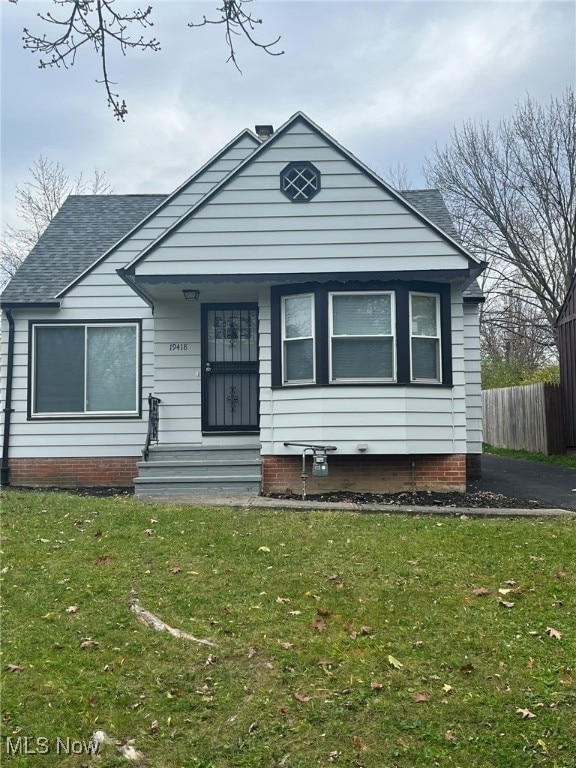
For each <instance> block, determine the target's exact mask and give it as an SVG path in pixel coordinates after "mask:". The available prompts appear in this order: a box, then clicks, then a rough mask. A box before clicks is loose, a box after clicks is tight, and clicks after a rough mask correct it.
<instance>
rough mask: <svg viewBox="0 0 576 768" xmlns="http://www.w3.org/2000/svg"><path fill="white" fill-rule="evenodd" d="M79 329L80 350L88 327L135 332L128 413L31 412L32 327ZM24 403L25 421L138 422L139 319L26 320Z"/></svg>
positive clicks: (34, 367) (139, 403) (33, 352)
mask: <svg viewBox="0 0 576 768" xmlns="http://www.w3.org/2000/svg"><path fill="white" fill-rule="evenodd" d="M55 326H60V327H81V328H83V329H84V345H85V346H84V349H85V350H86V344H87V337H88V332H87V329H88V328H90V327H95V328H103V327H104V328H106V327H107V328H125V327H134V328H135V329H136V360H135V365H136V382H135V393H134V394H135V405H136V408H135V409H134V410H132V411H86V410H84V411H58V412H44V411H35V410H34V407H35V402H36V385H35V381H36V376H35V374H36V333H35V329H36V328H44V327H55ZM28 350H29V354H28V404H27V406H28V407H27V419H28V420H30V421H41V420H48V421H52V420H59V421H99V420H110V419H141V418H142V320H141V319H139V318H137V319H132V318H129V319H122V320H29V321H28ZM87 365H88V358H87V355H86V354H85V356H84V408H86V386H87V377H86V372H87Z"/></svg>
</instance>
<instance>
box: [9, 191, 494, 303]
mask: <svg viewBox="0 0 576 768" xmlns="http://www.w3.org/2000/svg"><path fill="white" fill-rule="evenodd" d="M401 194H402V196H403V197H404V198H405V199H406V200H407V201H408V202H409V203H410V204H411V205H413V206H414V207H415V208H417V209H418V210H420V211H421V212H422V213H423V214H424V216H426V217H427V218H428V219H430V221H432V222H433V223H434V224H436V225H437V226H438V227H440V228H441V229H442V230H443V231H444V232H445V233H446V234H447V235H449V236H450V237H452V238H454V239H456V240H457V239H458V235H457V233H456V230H455V229H454V226H453V224H452V221H451V219H450V214H449V213H448V210H447V208H446V206H445V204H444V200H443V199H442V196H441V195H440V193H439V191H438V190H437V189H411V190H405V191H402V192H401ZM166 197H167V196H166V195H70V197H68V198H67V199H66V201H65V202H64V204H63V206H62V207H61V208H60V210H59V211H58V213H57V214H56V216H55V217H54V219H53V220H52V221H51V222H50V224H49V225H48V227H47V228H46V230H45V231H44V233H43V234H42V236H41V237H40V239H39V240H38V242H37V243H36V245H35V246H34V248H33V249H32V250H31V251H30V253H29V255H28V256H27V257H26V259H25V260H24V262H23V263H22V266H21V267H20V269H19V270H18V272H17V273H16V274H15V275H14V277H13V278H12V279H11V280H10V282H9V283H8V285H7V286H6V288H5V289H4V292H3V293H2V297H1V298H2V303H4V304H14V303H23V304H26V303H35V302H46V301H51V300H53V299H54V297H55V296H56V295H57V294H58V293H59V292H60V291H61V290H63V289H64V288H65V287H66V286H67V285H69V283H71V282H72V281H73V280H74V279H75V278H77V277H78V276H79V275H81V274H82V272H84V270H86V269H88V267H90V266H91V265H92V264H93V263H94V262H95V261H97V259H99V258H100V257H101V256H103V254H104V253H106V251H108V250H109V249H110V248H111V247H112V246H113V245H115V244H116V243H117V242H118V241H119V240H121V239H122V238H123V237H124V236H125V235H127V234H128V232H130V230H132V229H133V228H134V227H135V226H136V225H137V224H138V223H139V222H140V221H142V219H144V218H145V217H146V216H147V215H148V214H149V213H151V212H152V211H153V210H154V209H155V208H156V207H157V206H158V205H160V203H161V202H162V201H163V200H165V199H166ZM471 289H472V290H473V291H474V290H475V289H474V288H473V287H472V286H471ZM468 290H470V289H468ZM478 290H479V289H478ZM474 295H476V294H474ZM480 295H481V292H480Z"/></svg>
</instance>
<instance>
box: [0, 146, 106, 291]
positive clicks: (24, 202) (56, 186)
mask: <svg viewBox="0 0 576 768" xmlns="http://www.w3.org/2000/svg"><path fill="white" fill-rule="evenodd" d="M29 170H30V177H31V178H30V180H29V181H26V182H24V183H23V184H22V185H17V186H16V192H15V200H16V213H17V215H18V218H19V220H20V226H13V225H11V224H8V225H7V226H6V227H5V228H4V233H3V237H2V240H1V241H0V285H3V284H4V283H5V282H6V281H7V280H8V279H9V278H10V277H12V275H13V274H14V273H15V272H16V270H17V269H18V267H19V266H20V264H21V263H22V261H23V259H24V258H25V257H26V255H27V254H28V252H29V251H30V250H31V249H32V248H33V247H34V245H35V244H36V242H37V240H38V238H39V237H40V235H41V234H42V232H44V230H45V229H46V227H47V226H48V224H49V223H50V222H51V221H52V219H53V218H54V216H55V215H56V213H57V212H58V210H59V208H60V206H61V205H62V203H63V202H64V200H65V199H66V198H67V197H68V195H71V194H75V195H81V194H93V195H104V194H109V193H110V192H112V187H111V185H110V184H109V182H108V180H107V178H106V174H105V173H104V172H103V171H100V170H98V169H96V170H95V171H94V173H93V175H92V176H91V177H89V178H86V177H85V176H84V174H83V173H80V174H79V175H78V176H76V177H75V178H70V176H69V175H68V174H67V173H66V171H65V170H64V166H62V165H61V164H60V163H56V162H53V161H51V160H47V159H46V158H45V157H42V156H40V157H39V158H38V160H35V161H34V163H33V164H32V166H31V168H30V169H29Z"/></svg>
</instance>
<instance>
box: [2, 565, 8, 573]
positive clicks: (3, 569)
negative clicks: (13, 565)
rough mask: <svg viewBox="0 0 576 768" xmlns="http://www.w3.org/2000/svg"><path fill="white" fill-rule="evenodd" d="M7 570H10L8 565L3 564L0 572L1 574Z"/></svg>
mask: <svg viewBox="0 0 576 768" xmlns="http://www.w3.org/2000/svg"><path fill="white" fill-rule="evenodd" d="M9 570H10V566H9V565H5V566H4V568H2V570H0V573H2V574H4V573H8V571H9Z"/></svg>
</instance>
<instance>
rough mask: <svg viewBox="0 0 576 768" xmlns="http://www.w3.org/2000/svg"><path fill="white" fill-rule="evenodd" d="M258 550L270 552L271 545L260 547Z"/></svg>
mask: <svg viewBox="0 0 576 768" xmlns="http://www.w3.org/2000/svg"><path fill="white" fill-rule="evenodd" d="M258 552H270V547H258Z"/></svg>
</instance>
